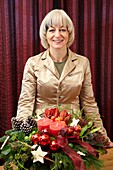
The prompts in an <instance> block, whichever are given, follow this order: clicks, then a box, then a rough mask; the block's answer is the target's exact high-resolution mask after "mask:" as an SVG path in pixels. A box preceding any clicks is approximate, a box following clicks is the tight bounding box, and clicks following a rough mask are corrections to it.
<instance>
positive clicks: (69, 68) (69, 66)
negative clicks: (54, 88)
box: [60, 50, 78, 81]
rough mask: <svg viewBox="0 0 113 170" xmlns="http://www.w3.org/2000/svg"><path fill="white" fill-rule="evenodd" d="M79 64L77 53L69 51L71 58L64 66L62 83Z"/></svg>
mask: <svg viewBox="0 0 113 170" xmlns="http://www.w3.org/2000/svg"><path fill="white" fill-rule="evenodd" d="M77 62H78V58H77V56H76V53H72V52H71V50H69V57H68V59H67V62H66V64H65V66H64V69H63V72H62V74H61V77H60V81H62V80H63V79H64V78H65V77H66V76H67V75H68V74H69V73H70V72H71V71H72V70H73V69H74V68H75V67H76V65H77Z"/></svg>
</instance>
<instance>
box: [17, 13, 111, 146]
mask: <svg viewBox="0 0 113 170" xmlns="http://www.w3.org/2000/svg"><path fill="white" fill-rule="evenodd" d="M40 38H41V43H42V46H43V47H44V48H45V49H46V51H44V52H42V53H40V54H39V55H36V56H33V57H30V58H29V59H28V61H27V63H26V66H25V69H24V75H23V81H22V90H21V94H20V98H19V102H18V110H17V118H19V119H22V120H23V119H26V118H27V117H28V116H30V115H32V113H33V111H34V112H35V113H37V114H40V111H41V110H42V109H43V108H44V107H45V106H48V107H49V106H50V107H53V106H65V105H66V106H67V105H69V107H70V108H71V109H73V110H74V111H75V110H80V108H84V114H85V115H91V116H93V119H94V123H95V126H101V133H102V134H103V136H105V138H106V139H108V140H109V147H112V146H113V143H112V142H110V139H109V138H108V137H107V133H106V130H105V129H104V127H103V124H102V120H101V118H100V115H99V111H98V107H97V103H96V102H95V98H94V95H93V89H92V83H91V71H90V64H89V61H88V59H87V58H86V57H84V56H81V55H78V54H76V53H74V52H72V51H71V50H70V49H69V47H70V46H71V45H72V43H73V41H74V26H73V23H72V21H71V19H70V18H69V16H68V15H67V14H66V13H65V12H64V11H63V10H53V11H51V12H49V13H48V14H47V15H46V17H45V18H44V20H43V21H42V23H41V26H40Z"/></svg>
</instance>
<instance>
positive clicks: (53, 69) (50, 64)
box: [42, 50, 60, 79]
mask: <svg viewBox="0 0 113 170" xmlns="http://www.w3.org/2000/svg"><path fill="white" fill-rule="evenodd" d="M42 60H43V61H44V66H45V67H46V68H47V69H49V70H50V71H51V72H52V73H53V74H54V75H55V76H56V77H57V79H59V78H60V75H59V73H58V71H57V69H56V67H55V64H54V62H53V60H52V59H51V57H50V56H49V51H48V50H47V51H46V52H45V53H44V54H43V55H42Z"/></svg>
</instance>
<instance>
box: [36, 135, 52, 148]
mask: <svg viewBox="0 0 113 170" xmlns="http://www.w3.org/2000/svg"><path fill="white" fill-rule="evenodd" d="M39 144H40V145H43V146H45V145H48V144H50V137H49V135H47V134H42V135H41V136H40V138H39Z"/></svg>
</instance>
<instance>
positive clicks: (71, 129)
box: [67, 126, 74, 135]
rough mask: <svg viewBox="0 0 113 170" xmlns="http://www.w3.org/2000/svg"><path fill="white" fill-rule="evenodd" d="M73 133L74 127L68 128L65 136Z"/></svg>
mask: <svg viewBox="0 0 113 170" xmlns="http://www.w3.org/2000/svg"><path fill="white" fill-rule="evenodd" d="M73 132H74V127H73V126H70V127H68V129H67V135H72V134H73Z"/></svg>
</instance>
